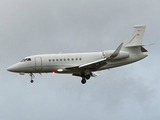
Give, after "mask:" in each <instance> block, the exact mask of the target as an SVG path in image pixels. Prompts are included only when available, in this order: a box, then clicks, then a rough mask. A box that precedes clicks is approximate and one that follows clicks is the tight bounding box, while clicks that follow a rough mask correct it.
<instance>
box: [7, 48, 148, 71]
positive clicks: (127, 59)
mask: <svg viewBox="0 0 160 120" xmlns="http://www.w3.org/2000/svg"><path fill="white" fill-rule="evenodd" d="M112 53H113V50H109V51H104V52H91V53H68V54H44V55H33V56H29V57H26V58H25V59H23V61H21V62H19V63H17V64H14V65H12V66H10V67H9V68H8V70H9V71H12V72H19V73H50V72H55V73H71V74H73V73H79V72H81V71H84V69H76V68H75V69H67V68H72V67H75V66H80V65H83V64H86V63H91V62H93V61H97V60H100V59H103V58H105V57H106V56H110V55H111V54H112ZM132 56H134V57H132ZM146 56H147V55H145V54H140V55H134V54H132V55H129V53H127V52H123V51H121V52H120V54H119V55H118V56H117V57H116V58H115V60H112V61H108V62H106V64H105V65H103V66H102V67H100V68H99V69H98V70H96V71H99V70H104V69H109V68H113V67H118V66H122V65H125V64H129V63H132V62H135V61H138V60H140V59H142V58H144V57H146ZM28 59H29V60H28ZM92 71H94V70H92Z"/></svg>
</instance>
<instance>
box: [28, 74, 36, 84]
mask: <svg viewBox="0 0 160 120" xmlns="http://www.w3.org/2000/svg"><path fill="white" fill-rule="evenodd" d="M29 75H30V77H31V81H30V82H31V83H33V82H34V80H33V78H34V77H35V76H34V75H33V73H30V74H29Z"/></svg>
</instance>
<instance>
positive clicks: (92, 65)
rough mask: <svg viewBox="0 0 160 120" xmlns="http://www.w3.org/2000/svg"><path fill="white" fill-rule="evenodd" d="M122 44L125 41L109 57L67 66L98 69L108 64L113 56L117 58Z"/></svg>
mask: <svg viewBox="0 0 160 120" xmlns="http://www.w3.org/2000/svg"><path fill="white" fill-rule="evenodd" d="M122 46H123V43H121V44H120V45H119V46H118V48H117V49H116V50H115V51H114V52H113V53H112V55H110V56H109V57H108V58H103V59H100V60H97V61H93V62H90V63H86V64H82V65H79V66H73V67H69V68H66V69H82V70H84V69H91V70H93V71H96V70H98V69H99V68H100V67H102V66H104V65H106V64H107V61H111V60H112V59H113V58H115V57H116V56H117V55H118V54H119V52H120V50H121V48H122Z"/></svg>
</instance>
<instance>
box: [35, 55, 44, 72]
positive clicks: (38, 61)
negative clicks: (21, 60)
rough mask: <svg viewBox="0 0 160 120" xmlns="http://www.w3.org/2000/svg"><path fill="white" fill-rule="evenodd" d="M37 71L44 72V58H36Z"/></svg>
mask: <svg viewBox="0 0 160 120" xmlns="http://www.w3.org/2000/svg"><path fill="white" fill-rule="evenodd" d="M35 69H36V71H41V70H42V58H41V57H36V58H35Z"/></svg>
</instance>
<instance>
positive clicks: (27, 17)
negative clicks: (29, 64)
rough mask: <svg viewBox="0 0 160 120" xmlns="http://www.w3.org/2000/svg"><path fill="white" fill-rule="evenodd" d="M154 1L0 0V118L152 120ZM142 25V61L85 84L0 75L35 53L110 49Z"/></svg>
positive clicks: (155, 108)
mask: <svg viewBox="0 0 160 120" xmlns="http://www.w3.org/2000/svg"><path fill="white" fill-rule="evenodd" d="M159 4H160V2H159V1H158V0H154V1H142V0H134V1H127V0H121V1H117V0H108V1H106V0H79V1H75V0H67V1H64V0H57V1H53V0H47V1H46V0H34V1H33V0H27V1H23V0H1V1H0V49H1V50H0V54H1V68H0V73H1V79H0V120H22V119H23V120H28V119H37V120H44V119H46V120H51V119H52V120H53V119H58V120H63V119H65V120H66V119H67V120H75V119H77V120H82V119H83V120H84V119H89V120H100V119H101V120H104V119H105V120H117V119H118V120H125V119H129V120H135V119H136V120H142V119H145V120H151V119H152V120H153V119H154V120H159V119H160V114H159V113H160V103H159V101H160V96H159V95H160V87H159V85H160V81H159V77H160V75H159V65H160V64H159V58H160V57H159V50H160V48H159V44H160V42H159V39H160V37H159V33H160V24H159V22H160V8H159ZM136 24H144V25H146V26H147V27H146V32H145V36H144V41H143V42H144V43H155V44H154V45H153V46H147V47H146V49H147V50H148V51H149V52H148V54H149V56H148V57H147V58H145V59H143V60H142V61H139V62H137V63H134V64H131V65H127V66H124V67H119V68H115V69H111V70H110V71H108V70H105V71H102V72H101V73H100V75H99V76H98V77H96V78H92V79H90V80H89V81H88V82H87V84H85V85H82V84H81V83H80V80H81V78H78V77H72V75H59V74H58V75H57V74H56V75H52V74H42V76H41V75H39V74H36V75H35V76H36V78H35V82H34V84H30V77H29V75H27V74H26V75H25V76H20V75H19V74H15V73H10V72H8V71H7V70H6V68H7V67H9V66H10V65H12V64H14V63H16V62H18V61H20V60H21V59H23V58H24V57H26V56H29V55H34V54H41V53H59V52H62V53H67V52H88V51H102V50H106V49H115V48H116V47H117V46H118V45H119V44H120V43H121V42H123V41H124V40H125V39H126V38H127V37H128V36H129V34H130V33H131V32H132V31H133V30H134V29H133V25H136Z"/></svg>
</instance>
